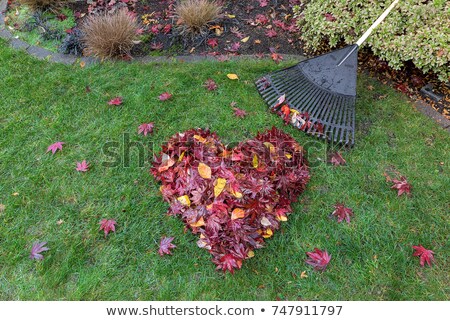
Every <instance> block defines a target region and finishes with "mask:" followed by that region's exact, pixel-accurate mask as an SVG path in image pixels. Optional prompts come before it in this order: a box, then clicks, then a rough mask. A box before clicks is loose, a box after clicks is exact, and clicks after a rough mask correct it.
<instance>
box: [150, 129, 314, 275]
mask: <svg viewBox="0 0 450 321" xmlns="http://www.w3.org/2000/svg"><path fill="white" fill-rule="evenodd" d="M151 172H152V174H153V175H154V177H155V178H156V179H157V180H158V181H161V182H162V184H163V185H162V186H161V189H160V190H161V192H162V195H163V198H164V199H165V200H166V201H167V202H168V203H169V204H170V208H169V211H168V214H170V215H180V216H181V218H182V219H183V221H184V223H185V224H186V226H187V228H190V229H191V230H192V232H193V233H195V234H198V235H200V238H199V240H198V242H197V245H198V246H199V247H200V248H205V249H207V250H208V251H209V252H210V253H211V254H212V255H213V262H214V263H215V264H216V265H217V269H222V270H223V271H230V272H233V271H234V269H238V268H241V266H242V262H243V261H244V260H246V259H249V258H251V257H252V256H253V255H254V252H253V250H254V249H257V248H261V247H262V246H263V244H264V240H265V239H266V238H269V237H271V236H272V235H273V233H274V231H275V230H277V229H279V227H280V223H281V222H282V221H286V220H287V213H290V212H291V211H292V209H291V205H290V204H291V202H294V201H295V200H296V199H297V196H298V195H299V194H300V193H302V192H303V190H304V189H305V186H306V183H307V182H308V180H309V172H308V167H307V165H306V160H305V158H304V155H303V148H302V147H301V146H300V145H299V144H298V143H297V142H296V141H295V140H294V139H293V138H292V137H290V136H289V135H287V134H285V133H284V132H282V131H281V130H279V129H277V128H275V127H274V128H272V130H269V131H266V132H265V133H263V134H258V135H257V136H256V138H254V139H250V140H248V141H245V142H241V143H240V144H238V145H237V146H236V147H235V148H233V149H228V148H227V146H225V145H223V144H222V143H221V142H220V141H219V139H218V137H217V135H216V134H215V133H210V132H209V131H208V130H201V129H192V130H189V131H187V132H184V133H179V134H176V135H175V136H173V137H172V138H171V139H170V140H169V141H168V143H167V144H166V145H164V146H163V147H162V151H161V154H160V156H159V157H156V158H155V160H154V162H153V167H152V169H151Z"/></svg>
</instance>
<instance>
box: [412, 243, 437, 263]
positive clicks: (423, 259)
mask: <svg viewBox="0 0 450 321" xmlns="http://www.w3.org/2000/svg"><path fill="white" fill-rule="evenodd" d="M413 249H414V250H415V252H414V253H413V255H414V256H419V257H420V265H421V266H424V265H425V263H427V264H428V266H431V262H434V256H433V254H434V252H433V251H431V250H427V249H426V248H424V247H423V246H422V245H413Z"/></svg>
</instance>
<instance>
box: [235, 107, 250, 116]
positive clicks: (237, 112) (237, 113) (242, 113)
mask: <svg viewBox="0 0 450 321" xmlns="http://www.w3.org/2000/svg"><path fill="white" fill-rule="evenodd" d="M233 110H234V116H236V117H238V118H244V117H245V116H247V112H246V111H245V110H243V109H239V108H237V107H234V108H233Z"/></svg>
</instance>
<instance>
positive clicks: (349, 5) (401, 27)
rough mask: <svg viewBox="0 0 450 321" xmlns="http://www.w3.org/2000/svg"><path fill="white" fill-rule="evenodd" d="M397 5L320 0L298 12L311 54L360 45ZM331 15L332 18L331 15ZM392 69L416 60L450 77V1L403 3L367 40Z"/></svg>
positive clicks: (373, 0)
mask: <svg viewBox="0 0 450 321" xmlns="http://www.w3.org/2000/svg"><path fill="white" fill-rule="evenodd" d="M391 2H392V0H382V1H376V0H367V1H360V0H337V1H336V0H334V1H332V0H314V1H308V3H307V5H306V7H305V8H304V9H303V10H302V9H300V7H296V8H294V12H295V15H296V17H297V18H298V25H299V26H300V27H301V30H302V40H303V41H304V42H305V44H306V47H307V48H308V49H313V50H318V49H320V48H321V46H322V45H323V44H324V43H325V44H326V45H328V46H330V47H331V48H334V47H336V46H337V45H338V44H340V43H341V42H342V41H344V42H345V43H347V44H351V43H355V42H356V41H357V39H358V38H359V37H360V36H361V35H362V34H363V33H364V32H365V30H366V29H368V28H369V26H370V25H371V24H372V23H373V22H374V21H375V20H376V18H377V17H378V16H379V15H380V14H381V13H382V12H383V11H384V9H385V8H386V7H387V6H389V4H390V3H391ZM326 14H328V15H327V16H326ZM364 45H366V46H370V47H371V49H372V51H373V52H374V53H375V54H376V55H377V56H379V57H380V58H381V59H384V60H386V61H387V62H388V63H389V65H390V66H391V67H393V68H394V69H399V68H401V67H402V66H403V63H404V62H406V61H412V62H413V63H414V64H415V65H416V66H417V67H418V68H420V69H421V70H422V71H423V72H428V71H432V72H434V73H436V74H437V75H438V76H439V79H440V80H442V81H446V80H448V79H449V78H450V1H446V0H433V1H431V0H430V1H426V0H402V1H400V3H399V4H398V5H397V7H396V8H395V9H394V10H393V11H392V12H391V13H390V14H389V15H388V17H387V18H386V20H385V21H384V22H383V23H382V24H381V25H379V26H378V27H377V28H376V29H375V30H374V32H373V33H372V35H371V36H370V37H369V38H368V39H367V40H366V42H365V44H364Z"/></svg>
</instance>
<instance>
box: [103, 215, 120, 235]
mask: <svg viewBox="0 0 450 321" xmlns="http://www.w3.org/2000/svg"><path fill="white" fill-rule="evenodd" d="M99 224H100V229H99V231H101V230H103V232H105V238H106V236H108V233H109V232H115V231H116V226H115V225H116V224H117V223H116V221H115V220H110V219H105V218H104V219H102V220H101V221H100V223H99Z"/></svg>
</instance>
